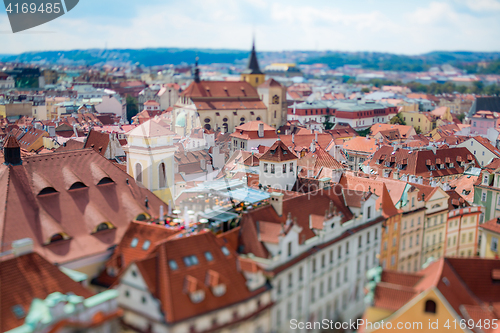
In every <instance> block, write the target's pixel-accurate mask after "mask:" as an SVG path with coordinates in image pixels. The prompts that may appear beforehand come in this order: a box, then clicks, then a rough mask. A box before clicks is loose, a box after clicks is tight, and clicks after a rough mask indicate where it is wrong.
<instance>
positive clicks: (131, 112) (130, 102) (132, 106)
mask: <svg viewBox="0 0 500 333" xmlns="http://www.w3.org/2000/svg"><path fill="white" fill-rule="evenodd" d="M137 113H139V106H138V104H137V98H135V97H133V96H130V95H127V120H128V121H129V122H131V121H132V117H133V116H135V115H136V114H137Z"/></svg>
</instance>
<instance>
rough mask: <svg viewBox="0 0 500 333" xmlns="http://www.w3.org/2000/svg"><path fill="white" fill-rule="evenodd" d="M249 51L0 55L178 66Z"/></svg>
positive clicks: (224, 59)
mask: <svg viewBox="0 0 500 333" xmlns="http://www.w3.org/2000/svg"><path fill="white" fill-rule="evenodd" d="M248 53H249V52H248V51H240V50H204V49H177V48H151V49H139V50H135V49H114V50H102V49H101V50H99V49H90V50H72V51H42V52H25V53H21V54H19V55H10V56H3V57H2V56H0V59H1V60H2V61H13V62H44V63H69V64H80V65H95V64H99V63H107V62H116V63H121V64H124V63H131V64H135V63H139V64H142V65H145V66H159V65H165V64H173V65H180V64H182V63H189V64H191V63H194V61H195V58H196V57H197V56H198V57H199V59H200V63H201V64H203V63H205V64H211V63H234V62H235V61H238V60H242V59H246V58H247V57H248Z"/></svg>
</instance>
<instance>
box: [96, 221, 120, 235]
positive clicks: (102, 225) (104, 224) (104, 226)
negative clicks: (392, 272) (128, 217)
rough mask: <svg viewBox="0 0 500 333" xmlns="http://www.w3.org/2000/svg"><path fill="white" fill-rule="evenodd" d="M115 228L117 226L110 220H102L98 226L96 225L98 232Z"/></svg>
mask: <svg viewBox="0 0 500 333" xmlns="http://www.w3.org/2000/svg"><path fill="white" fill-rule="evenodd" d="M114 228H115V227H114V226H113V225H112V224H111V223H109V222H102V223H100V224H99V225H98V226H97V227H95V229H94V233H97V232H100V231H104V230H108V229H114Z"/></svg>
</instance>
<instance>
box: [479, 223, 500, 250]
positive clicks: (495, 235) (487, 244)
mask: <svg viewBox="0 0 500 333" xmlns="http://www.w3.org/2000/svg"><path fill="white" fill-rule="evenodd" d="M479 235H480V236H479V237H480V239H481V242H480V249H479V256H480V257H481V258H487V259H500V246H499V243H500V220H499V219H498V218H494V219H493V220H490V221H488V222H486V223H483V224H481V225H480V227H479Z"/></svg>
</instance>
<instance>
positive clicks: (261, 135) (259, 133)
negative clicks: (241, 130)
mask: <svg viewBox="0 0 500 333" xmlns="http://www.w3.org/2000/svg"><path fill="white" fill-rule="evenodd" d="M257 134H258V136H259V138H263V137H264V123H259V130H258V132H257Z"/></svg>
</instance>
